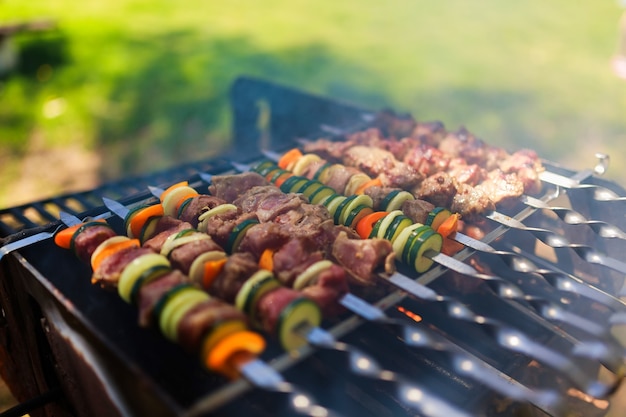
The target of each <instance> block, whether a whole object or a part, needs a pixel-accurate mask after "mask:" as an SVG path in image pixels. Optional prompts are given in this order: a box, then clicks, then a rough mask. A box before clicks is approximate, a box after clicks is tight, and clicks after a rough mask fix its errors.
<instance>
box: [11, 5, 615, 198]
mask: <svg viewBox="0 0 626 417" xmlns="http://www.w3.org/2000/svg"><path fill="white" fill-rule="evenodd" d="M0 8H1V10H2V13H1V14H0V19H2V20H1V21H4V22H7V21H14V20H22V19H24V20H27V19H32V18H36V17H50V18H53V19H55V20H56V21H57V23H58V30H57V31H55V32H53V33H50V34H47V35H45V36H43V35H40V36H32V35H31V36H21V37H18V38H16V40H17V42H18V45H19V46H20V47H21V50H22V52H23V54H24V55H25V58H27V59H26V61H24V62H23V67H22V68H21V69H20V71H19V72H18V73H15V74H12V75H11V76H9V77H8V78H6V79H4V80H3V81H0V162H1V163H2V167H3V168H2V170H3V172H2V176H1V177H0V206H6V205H11V200H10V198H8V197H9V196H6V195H5V193H6V191H5V190H6V189H7V186H8V184H9V183H10V181H11V178H10V175H9V173H10V172H15V171H16V169H15V167H13V168H11V166H14V165H15V164H18V163H19V160H20V157H21V156H22V155H23V154H24V152H25V151H26V149H27V143H28V141H29V140H30V139H31V138H32V137H33V135H35V134H36V135H39V137H42V138H43V139H42V140H43V142H44V144H45V145H46V146H49V147H55V146H63V145H65V144H68V143H80V144H82V145H84V147H85V148H86V149H91V150H97V151H99V152H101V153H102V159H103V162H102V166H101V178H102V179H103V180H106V179H111V178H116V177H120V176H124V175H128V174H136V173H142V172H147V171H151V170H154V169H159V168H163V167H166V166H171V165H175V164H177V163H180V162H183V161H189V160H193V159H198V158H203V157H206V156H210V155H211V154H212V153H216V152H220V151H221V150H222V149H224V147H225V146H226V144H227V141H228V137H229V130H228V123H229V109H228V102H227V96H226V94H227V91H228V87H229V86H230V84H231V82H232V81H233V80H234V79H235V78H236V77H237V76H238V75H241V74H249V75H255V76H260V77H263V78H267V79H271V80H276V81H280V82H283V83H285V84H288V85H293V86H298V87H301V88H303V89H305V90H308V91H311V92H314V93H320V94H324V95H328V96H331V97H336V98H340V99H343V100H347V101H352V102H355V103H358V104H360V105H362V106H365V107H370V108H374V109H377V108H382V107H385V106H391V107H392V108H394V109H397V110H400V111H408V112H411V113H412V114H414V115H415V116H416V117H418V118H420V119H438V120H441V121H443V122H444V123H445V124H446V126H448V127H449V128H450V129H456V128H457V127H459V126H461V125H465V126H466V127H467V128H468V129H470V130H471V131H473V132H474V133H476V134H477V135H478V136H480V137H482V138H484V139H485V140H487V141H489V142H491V143H494V144H499V145H502V146H505V147H507V148H512V149H516V148H519V147H533V148H536V149H537V150H538V151H539V152H540V154H541V155H542V156H545V157H547V158H549V159H553V160H558V161H562V162H565V163H567V164H569V165H571V166H573V167H574V168H583V167H588V166H590V165H592V164H593V163H594V160H593V152H594V151H606V152H608V153H610V154H611V155H612V158H613V161H614V167H613V168H612V169H611V170H610V172H611V173H612V177H613V178H617V179H620V178H622V177H623V175H624V174H625V173H626V168H621V167H623V166H624V165H625V164H624V161H623V158H624V150H625V147H624V146H623V145H622V143H624V140H625V139H626V137H625V134H624V132H625V131H626V129H625V128H626V118H625V117H624V116H625V115H626V83H625V82H623V81H620V80H619V79H617V78H616V77H615V76H614V75H613V74H612V72H611V70H610V66H609V60H610V57H611V55H612V53H613V51H614V49H615V46H616V45H615V43H616V34H617V32H616V31H617V21H618V18H619V15H620V12H621V11H620V9H619V8H618V7H617V5H616V4H613V3H612V2H584V3H583V4H573V3H572V2H569V1H565V0H554V1H551V2H542V1H539V0H530V1H526V2H513V3H511V2H502V1H497V0H478V1H473V2H467V1H463V0H449V1H446V2H427V1H420V0H418V1H415V0H412V1H409V0H404V1H402V0H393V1H388V2H374V1H355V0H348V1H343V2H319V1H312V0H292V1H283V0H267V1H262V2H261V1H251V0H245V1H229V2H206V1H201V0H189V1H186V2H171V1H166V0H156V1H146V0H110V1H107V2H101V1H95V0H89V1H83V2H79V3H76V2H73V1H69V0H58V1H55V2H49V1H43V0H31V1H28V2H24V1H22V0H4V1H3V2H2V3H1V4H0ZM1 21H0V22H1ZM45 64H49V66H45ZM55 99H57V100H56V101H51V100H55ZM59 99H60V100H59ZM51 103H52V104H51ZM55 104H56V105H57V107H56V109H60V110H62V112H60V113H58V116H57V117H52V118H50V117H46V116H45V114H44V111H43V109H48V110H49V111H50V109H52V110H54V109H55V107H54V106H55Z"/></svg>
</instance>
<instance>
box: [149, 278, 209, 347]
mask: <svg viewBox="0 0 626 417" xmlns="http://www.w3.org/2000/svg"><path fill="white" fill-rule="evenodd" d="M209 298H210V297H209V295H208V294H207V293H205V292H204V291H202V290H199V289H198V288H195V287H192V286H189V287H186V288H185V289H183V290H181V291H178V292H177V293H176V294H174V295H172V296H171V297H170V298H169V299H168V300H167V302H166V304H165V306H164V307H163V310H162V311H161V314H160V315H159V327H160V329H161V331H162V332H163V334H164V335H165V337H167V338H168V339H170V340H172V341H174V342H176V341H177V340H178V323H180V320H181V319H182V318H183V316H184V315H185V313H187V312H188V311H189V310H191V309H192V308H194V307H195V306H196V305H198V304H199V303H201V302H203V301H206V300H208V299H209Z"/></svg>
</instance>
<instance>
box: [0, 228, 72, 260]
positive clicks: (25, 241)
mask: <svg viewBox="0 0 626 417" xmlns="http://www.w3.org/2000/svg"><path fill="white" fill-rule="evenodd" d="M62 227H63V226H62V225H59V226H57V228H56V229H55V230H53V231H52V232H39V233H36V234H33V235H30V236H26V237H22V238H20V237H19V236H15V240H12V241H11V242H9V243H7V244H6V245H4V246H2V247H0V260H2V258H4V256H5V255H8V254H9V253H11V252H14V251H16V250H19V249H23V248H25V247H27V246H30V245H34V244H35V243H39V242H42V241H44V240H46V239H50V238H52V237H53V236H54V234H55V233H56V232H58V231H59V230H60V229H61V228H62ZM12 236H13V235H12Z"/></svg>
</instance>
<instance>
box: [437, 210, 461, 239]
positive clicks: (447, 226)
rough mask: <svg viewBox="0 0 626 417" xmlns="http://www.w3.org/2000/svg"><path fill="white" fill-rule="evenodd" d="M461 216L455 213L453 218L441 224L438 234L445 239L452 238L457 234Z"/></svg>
mask: <svg viewBox="0 0 626 417" xmlns="http://www.w3.org/2000/svg"><path fill="white" fill-rule="evenodd" d="M460 217H461V215H460V214H458V213H454V214H452V216H450V217H448V218H447V219H445V220H444V221H443V223H441V225H440V226H439V227H438V228H437V233H439V234H440V235H441V236H443V237H444V238H446V237H448V236H450V235H451V234H453V233H455V232H456V231H457V229H458V227H459V218H460Z"/></svg>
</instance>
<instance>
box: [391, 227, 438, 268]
mask: <svg viewBox="0 0 626 417" xmlns="http://www.w3.org/2000/svg"><path fill="white" fill-rule="evenodd" d="M429 229H430V227H429V226H424V225H423V224H421V223H414V224H412V225H410V226H408V227H405V228H404V230H402V231H401V232H400V234H399V235H398V237H397V238H396V240H395V241H394V242H393V243H392V244H391V246H392V248H393V253H395V254H396V259H397V260H399V261H401V262H406V254H408V246H409V245H408V244H409V241H411V242H412V241H413V238H414V235H418V234H419V233H422V232H423V231H425V230H429Z"/></svg>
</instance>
